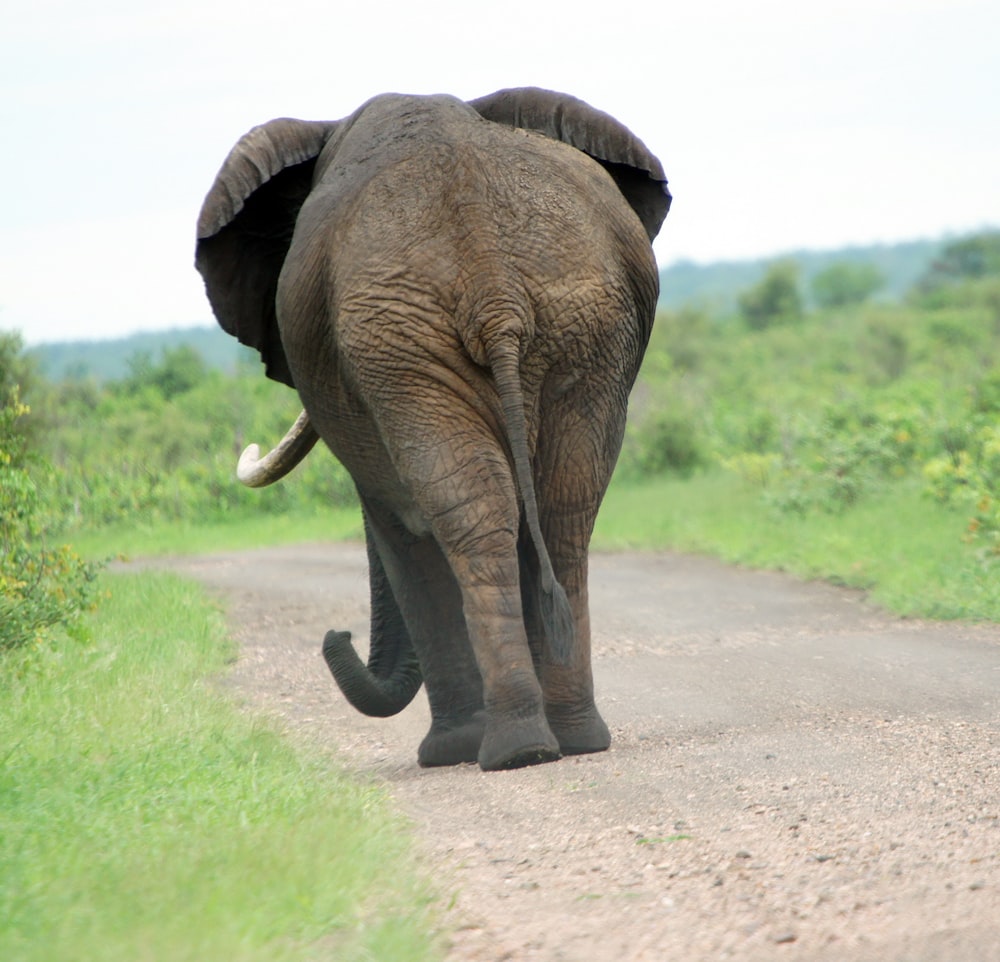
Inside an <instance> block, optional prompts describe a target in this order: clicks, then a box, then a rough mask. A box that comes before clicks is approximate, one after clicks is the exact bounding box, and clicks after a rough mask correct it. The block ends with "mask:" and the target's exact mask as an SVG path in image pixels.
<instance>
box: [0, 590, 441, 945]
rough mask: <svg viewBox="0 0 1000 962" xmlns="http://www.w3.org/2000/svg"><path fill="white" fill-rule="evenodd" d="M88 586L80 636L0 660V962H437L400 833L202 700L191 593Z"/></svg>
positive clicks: (210, 612) (360, 797) (206, 677)
mask: <svg viewBox="0 0 1000 962" xmlns="http://www.w3.org/2000/svg"><path fill="white" fill-rule="evenodd" d="M102 587H103V589H104V590H105V592H106V597H105V599H104V600H103V602H102V604H101V606H100V609H99V612H98V613H97V614H96V615H94V616H91V617H90V618H89V619H88V626H89V631H88V635H89V637H90V638H92V639H93V640H92V641H91V642H90V643H81V642H80V641H79V640H76V641H74V640H70V639H61V640H53V641H52V642H51V643H50V645H49V646H47V647H45V648H39V649H32V650H22V651H18V652H9V653H8V654H7V656H6V657H4V658H0V746H2V748H0V865H2V866H3V870H2V871H0V919H2V922H0V958H3V959H9V960H17V962H31V960H36V959H37V960H39V962H43V960H44V962H53V960H61V959H102V960H106V962H115V960H122V962H132V960H135V959H161V960H183V959H191V960H195V959H197V960H201V959H226V960H234V962H250V960H254V959H260V960H267V962H276V960H281V959H305V958H319V957H323V958H337V959H347V960H370V959H400V960H418V959H419V960H427V959H432V958H438V957H440V955H439V952H438V951H437V946H436V944H435V941H434V937H433V935H432V931H433V929H432V926H433V918H432V916H431V914H430V910H429V905H430V902H431V895H430V893H429V892H428V891H427V889H426V888H425V885H424V883H423V882H421V881H420V880H419V879H418V876H417V874H416V871H415V866H414V863H413V861H412V856H411V854H410V852H409V850H408V844H409V842H408V835H407V832H406V829H405V826H403V825H401V824H400V823H399V820H398V819H397V818H396V817H394V816H393V815H392V814H391V812H390V809H389V804H388V800H387V799H386V798H385V797H384V796H383V795H382V794H381V793H380V792H379V791H376V790H375V789H374V788H372V787H368V786H364V785H359V784H357V783H356V782H352V781H349V780H347V779H346V778H344V777H343V776H341V775H339V774H337V772H336V766H333V765H331V763H330V759H328V758H323V757H320V756H319V755H318V754H316V753H310V752H307V751H304V750H293V749H292V748H291V747H290V746H289V744H288V743H287V741H285V740H284V739H282V738H281V737H280V736H279V735H278V734H276V733H275V732H274V731H272V730H271V729H270V728H268V727H267V726H265V725H263V724H261V723H260V722H257V721H254V720H253V719H252V718H251V717H250V716H248V715H246V714H243V713H240V712H238V711H237V710H236V709H235V707H234V706H233V705H232V704H231V703H230V702H229V700H228V699H227V698H226V697H225V696H223V695H222V694H221V692H220V691H219V690H218V689H217V688H216V687H215V685H214V683H213V681H212V679H213V678H215V677H216V676H218V675H219V674H220V673H222V672H223V671H224V669H225V667H226V664H227V662H228V661H229V660H230V659H231V657H232V654H233V652H232V645H231V643H230V642H228V641H227V640H226V638H225V632H224V625H223V622H222V619H221V617H220V615H219V613H218V612H217V611H216V610H214V609H213V608H212V607H210V606H209V605H208V604H207V603H206V601H205V599H204V597H203V595H202V593H201V591H200V590H199V589H197V588H196V587H194V586H192V585H191V584H189V583H186V582H184V581H182V580H180V579H177V578H174V577H170V576H166V575H163V574H157V575H152V574H143V575H137V576H116V577H114V578H111V577H107V576H106V577H105V578H104V579H103V581H102Z"/></svg>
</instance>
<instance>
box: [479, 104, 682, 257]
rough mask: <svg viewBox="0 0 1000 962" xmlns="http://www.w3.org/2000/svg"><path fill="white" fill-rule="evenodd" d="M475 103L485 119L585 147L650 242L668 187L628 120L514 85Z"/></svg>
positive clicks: (664, 210)
mask: <svg viewBox="0 0 1000 962" xmlns="http://www.w3.org/2000/svg"><path fill="white" fill-rule="evenodd" d="M469 106H470V107H472V108H473V109H474V110H475V111H476V112H477V113H479V114H480V115H481V116H482V117H484V118H485V119H486V120H492V121H493V122H495V123H498V124H507V125H508V126H510V127H521V128H523V129H526V130H534V131H536V132H538V133H540V134H545V136H546V137H551V138H552V139H553V140H561V141H562V142H563V143H566V144H569V145H570V146H571V147H575V148H576V149H577V150H582V151H583V152H584V153H585V154H588V155H589V156H590V157H592V158H593V159H594V160H596V161H597V162H598V163H599V164H601V165H602V166H603V167H604V168H605V169H606V170H607V171H608V173H609V174H611V176H612V177H613V178H614V181H615V183H616V184H617V185H618V189H619V190H620V191H621V192H622V194H623V195H624V197H625V199H626V200H627V201H628V203H629V205H630V206H631V208H632V209H633V210H634V211H635V212H636V214H638V216H639V220H641V221H642V226H643V227H645V228H646V233H647V234H648V235H649V239H650V241H652V240H653V238H654V237H656V235H657V234H658V233H659V232H660V225H661V224H662V223H663V219H664V218H665V217H666V216H667V211H668V210H670V200H671V197H670V191H669V190H667V178H666V177H665V176H664V174H663V168H662V167H661V166H660V162H659V160H657V159H656V157H655V156H654V155H653V154H652V153H651V152H650V150H649V149H648V148H647V147H646V145H645V144H644V143H643V142H642V141H641V140H639V138H638V137H636V136H635V134H633V133H632V132H631V131H630V130H629V129H628V128H627V127H626V126H625V125H624V124H621V123H619V122H618V121H617V120H615V119H614V117H612V116H610V115H609V114H606V113H604V112H603V111H600V110H596V109H595V108H593V107H591V106H590V105H589V104H587V103H584V102H583V101H582V100H578V99H577V98H576V97H571V96H569V95H568V94H561V93H555V92H554V91H551V90H541V89H540V88H538V87H516V88H513V89H510V90H498V91H497V92H496V93H493V94H489V95H488V96H486V97H480V98H479V99H478V100H470V101H469Z"/></svg>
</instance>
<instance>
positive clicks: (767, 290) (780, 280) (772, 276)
mask: <svg viewBox="0 0 1000 962" xmlns="http://www.w3.org/2000/svg"><path fill="white" fill-rule="evenodd" d="M739 306H740V314H741V315H742V316H743V319H744V320H745V321H746V323H747V326H748V327H750V328H752V329H753V330H755V331H760V330H764V329H765V328H767V327H772V326H774V325H776V324H789V323H793V322H795V321H798V320H800V319H801V318H802V313H803V310H802V295H801V294H800V293H799V267H798V264H796V263H795V261H793V260H780V261H775V262H774V263H773V264H772V265H771V266H770V267H769V268H768V269H767V273H766V274H765V275H764V277H763V279H762V280H761V281H760V282H759V283H758V284H756V285H754V286H753V287H751V288H748V289H747V290H746V291H744V292H743V293H742V294H741V295H740V296H739Z"/></svg>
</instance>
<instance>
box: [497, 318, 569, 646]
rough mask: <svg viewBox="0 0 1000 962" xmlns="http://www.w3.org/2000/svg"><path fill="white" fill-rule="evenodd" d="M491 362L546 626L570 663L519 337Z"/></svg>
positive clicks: (502, 345) (503, 343)
mask: <svg viewBox="0 0 1000 962" xmlns="http://www.w3.org/2000/svg"><path fill="white" fill-rule="evenodd" d="M489 363H490V370H491V371H492V372H493V379H494V381H495V382H496V387H497V393H498V394H499V395H500V404H501V406H502V408H503V419H504V426H505V428H506V430H507V440H508V441H509V443H510V447H511V452H512V454H513V456H514V474H515V477H516V479H517V486H518V488H519V489H520V493H521V501H522V503H523V504H524V517H525V520H526V521H527V523H528V532H529V534H530V535H531V542H532V544H533V545H534V548H535V553H536V554H537V555H538V565H539V569H540V575H541V598H540V600H541V605H540V608H541V616H542V629H543V630H544V632H545V637H546V639H547V640H548V643H549V648H550V649H551V652H552V656H553V658H554V659H555V661H556V662H557V663H559V664H566V662H568V661H569V658H570V653H571V652H572V648H573V640H574V635H575V629H574V626H573V612H572V610H571V609H570V605H569V599H568V598H567V597H566V591H565V589H564V588H563V586H562V585H561V584H559V582H558V581H557V580H556V575H555V571H554V570H553V568H552V560H551V558H550V557H549V550H548V548H547V547H546V545H545V539H544V538H543V537H542V526H541V524H540V523H539V520H538V500H537V498H536V497H535V480H534V476H533V474H532V471H531V457H530V455H529V453H528V425H527V421H526V420H525V416H524V392H523V391H522V390H521V369H520V355H519V349H518V341H517V339H516V338H510V337H505V338H498V339H497V340H495V341H494V342H493V344H492V345H491V346H490V349H489Z"/></svg>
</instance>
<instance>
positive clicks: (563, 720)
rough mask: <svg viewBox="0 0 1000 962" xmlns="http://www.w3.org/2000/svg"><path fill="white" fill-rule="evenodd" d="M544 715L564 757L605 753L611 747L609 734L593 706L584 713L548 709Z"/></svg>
mask: <svg viewBox="0 0 1000 962" xmlns="http://www.w3.org/2000/svg"><path fill="white" fill-rule="evenodd" d="M546 714H547V717H548V720H549V726H550V727H551V729H552V733H553V734H554V735H555V736H556V739H557V740H558V742H559V750H560V751H561V752H562V753H563V754H564V755H586V754H589V753H590V752H605V751H607V750H608V748H609V747H610V746H611V732H610V731H608V726H607V725H606V724H605V722H604V719H603V718H601V716H600V713H599V712H598V711H597V709H596V708H595V707H593V706H591V707H590V708H589V709H587V710H586V711H584V712H566V711H565V710H562V711H561V710H559V709H557V708H552V707H549V708H548V709H547V711H546Z"/></svg>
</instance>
